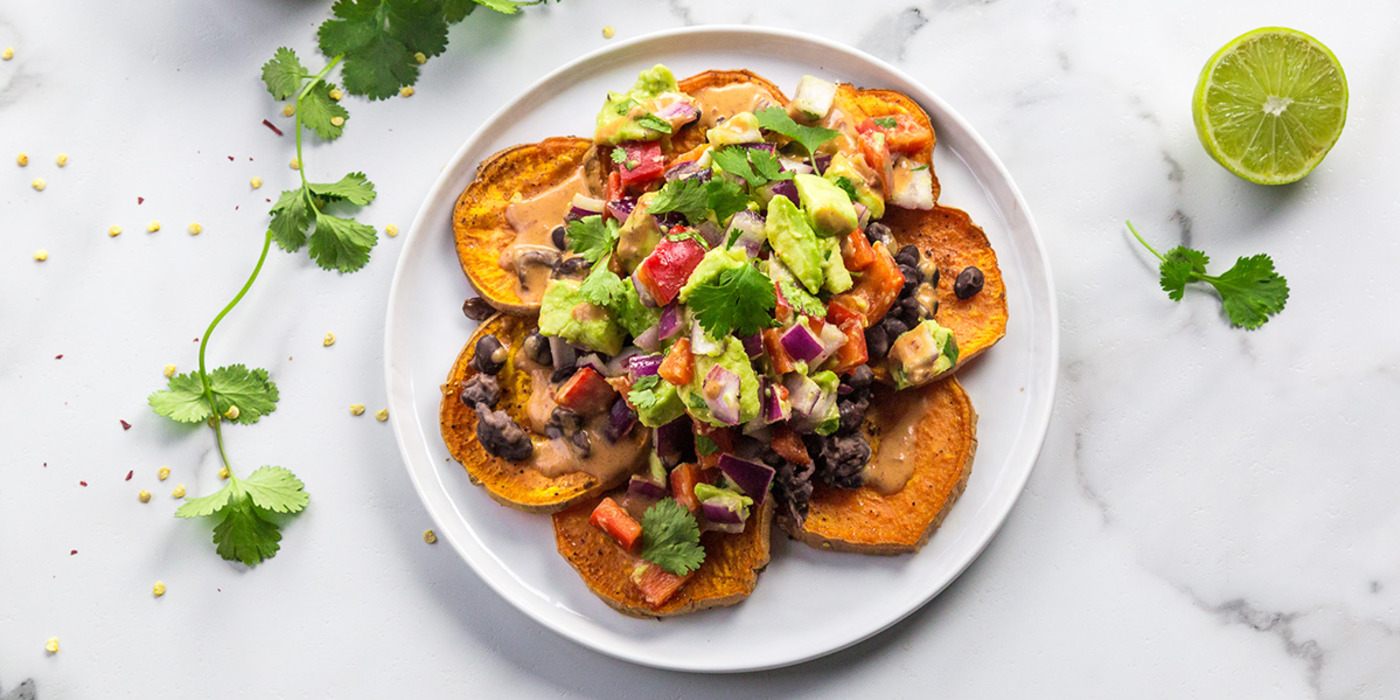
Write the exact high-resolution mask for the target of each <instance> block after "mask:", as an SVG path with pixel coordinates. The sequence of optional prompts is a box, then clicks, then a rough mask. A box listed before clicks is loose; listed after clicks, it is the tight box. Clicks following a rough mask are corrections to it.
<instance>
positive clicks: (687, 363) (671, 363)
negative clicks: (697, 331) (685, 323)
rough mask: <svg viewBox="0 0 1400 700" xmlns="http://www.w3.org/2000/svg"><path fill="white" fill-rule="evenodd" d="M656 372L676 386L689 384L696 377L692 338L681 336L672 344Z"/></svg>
mask: <svg viewBox="0 0 1400 700" xmlns="http://www.w3.org/2000/svg"><path fill="white" fill-rule="evenodd" d="M656 373H657V374H659V375H661V378H662V379H665V380H666V381H668V382H670V383H672V384H675V385H676V386H683V385H685V384H689V383H690V380H691V379H694V378H695V355H693V354H691V352H690V338H681V339H680V340H677V341H676V344H675V345H672V346H671V350H670V351H669V352H667V353H666V359H664V360H662V361H661V366H660V367H658V368H657V370H656Z"/></svg>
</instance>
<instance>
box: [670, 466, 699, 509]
mask: <svg viewBox="0 0 1400 700" xmlns="http://www.w3.org/2000/svg"><path fill="white" fill-rule="evenodd" d="M699 482H700V467H699V466H697V465H695V464H692V463H690V462H682V463H680V464H678V465H676V468H675V469H672V470H671V497H672V498H674V499H676V503H679V504H681V505H682V506H685V509H686V510H688V511H690V512H691V513H699V512H700V499H698V498H696V497H695V485H696V484H697V483H699Z"/></svg>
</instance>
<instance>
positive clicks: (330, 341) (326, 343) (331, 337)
mask: <svg viewBox="0 0 1400 700" xmlns="http://www.w3.org/2000/svg"><path fill="white" fill-rule="evenodd" d="M321 345H322V346H323V347H327V348H328V347H330V346H332V345H335V334H334V333H327V334H326V337H325V339H324V340H322V341H321Z"/></svg>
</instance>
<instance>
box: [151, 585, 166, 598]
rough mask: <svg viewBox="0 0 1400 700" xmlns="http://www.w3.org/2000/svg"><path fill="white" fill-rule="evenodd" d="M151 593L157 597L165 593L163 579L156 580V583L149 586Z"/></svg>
mask: <svg viewBox="0 0 1400 700" xmlns="http://www.w3.org/2000/svg"><path fill="white" fill-rule="evenodd" d="M151 595H153V596H155V597H157V598H159V597H161V596H163V595H165V582H164V581H156V585H154V586H151Z"/></svg>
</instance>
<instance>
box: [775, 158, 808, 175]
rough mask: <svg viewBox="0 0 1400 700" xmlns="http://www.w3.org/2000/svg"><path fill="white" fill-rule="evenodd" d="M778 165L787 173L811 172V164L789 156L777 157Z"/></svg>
mask: <svg viewBox="0 0 1400 700" xmlns="http://www.w3.org/2000/svg"><path fill="white" fill-rule="evenodd" d="M778 165H779V166H781V167H782V169H783V170H784V171H786V172H789V173H799V174H802V175H810V174H812V166H811V165H809V164H808V163H806V162H804V161H800V160H792V159H789V158H779V159H778Z"/></svg>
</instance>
